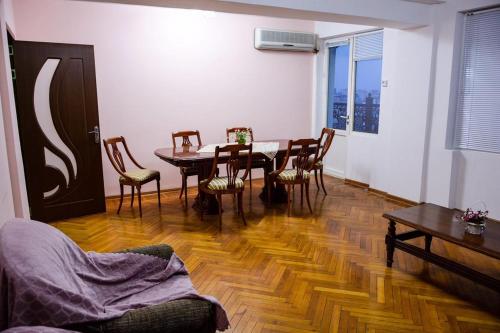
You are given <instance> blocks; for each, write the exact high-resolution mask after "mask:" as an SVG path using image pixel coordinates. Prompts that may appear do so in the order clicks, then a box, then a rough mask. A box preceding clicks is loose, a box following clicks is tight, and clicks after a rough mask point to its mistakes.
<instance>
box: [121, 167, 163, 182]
mask: <svg viewBox="0 0 500 333" xmlns="http://www.w3.org/2000/svg"><path fill="white" fill-rule="evenodd" d="M125 175H127V177H130V178H132V179H133V180H135V181H136V182H143V181H145V180H148V179H152V178H155V177H157V176H159V175H160V173H159V172H158V171H156V170H149V169H137V170H132V171H127V172H125ZM126 180H127V179H126V178H125V177H123V176H120V182H123V181H126Z"/></svg>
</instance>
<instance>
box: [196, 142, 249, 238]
mask: <svg viewBox="0 0 500 333" xmlns="http://www.w3.org/2000/svg"><path fill="white" fill-rule="evenodd" d="M221 153H222V154H225V153H228V154H229V156H227V154H225V155H226V156H227V161H226V162H225V164H226V172H227V176H226V177H217V176H216V173H217V165H218V164H220V163H221V162H220V161H219V159H220V154H221ZM226 156H224V158H226ZM245 160H246V161H245ZM242 161H243V164H246V167H243V165H241V163H242ZM245 162H246V163H245ZM251 165H252V144H249V145H243V144H239V145H229V146H225V147H219V146H217V147H216V148H215V157H214V161H213V165H212V171H211V173H210V176H209V177H208V178H207V179H204V180H202V181H201V182H200V184H199V185H198V190H199V193H200V195H201V196H202V197H201V199H202V200H203V194H204V193H208V194H212V195H215V196H216V198H217V202H218V204H219V229H220V230H222V195H223V194H233V195H234V194H237V196H238V215H240V216H241V218H242V220H243V223H244V224H245V225H246V224H247V221H246V219H245V214H244V212H243V191H244V190H245V179H246V177H247V175H248V173H249V171H250V167H251ZM240 170H245V172H244V173H243V176H242V177H241V178H240V177H238V172H239V171H240ZM200 211H201V220H202V221H203V209H201V210H200Z"/></svg>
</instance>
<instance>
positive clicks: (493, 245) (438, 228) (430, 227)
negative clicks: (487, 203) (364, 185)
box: [383, 203, 500, 259]
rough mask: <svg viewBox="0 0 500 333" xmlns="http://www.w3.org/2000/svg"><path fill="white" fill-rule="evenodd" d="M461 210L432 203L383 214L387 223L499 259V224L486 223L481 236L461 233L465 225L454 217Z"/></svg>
mask: <svg viewBox="0 0 500 333" xmlns="http://www.w3.org/2000/svg"><path fill="white" fill-rule="evenodd" d="M461 213H462V211H460V210H458V209H449V208H445V207H441V206H438V205H434V204H429V203H426V204H421V205H417V206H413V207H409V208H403V209H399V210H395V211H392V212H389V213H385V214H384V215H383V216H384V217H385V218H387V219H389V220H392V221H395V222H398V223H401V224H404V225H407V226H409V227H412V228H415V229H417V230H420V231H422V232H425V233H427V234H429V235H432V236H434V237H437V238H440V239H443V240H446V241H449V242H451V243H455V244H457V245H460V246H463V247H466V248H469V249H471V250H474V251H476V252H480V253H483V254H486V255H488V256H490V257H493V258H497V259H500V223H499V222H497V221H494V220H487V221H486V230H485V231H484V232H483V235H482V236H475V235H469V234H467V233H465V223H463V222H460V220H459V219H458V218H457V216H458V215H460V214H461Z"/></svg>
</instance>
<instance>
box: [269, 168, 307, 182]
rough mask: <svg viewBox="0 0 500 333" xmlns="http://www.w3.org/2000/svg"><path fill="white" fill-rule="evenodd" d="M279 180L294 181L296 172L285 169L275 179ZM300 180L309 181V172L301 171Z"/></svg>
mask: <svg viewBox="0 0 500 333" xmlns="http://www.w3.org/2000/svg"><path fill="white" fill-rule="evenodd" d="M277 178H278V179H279V180H283V181H294V180H295V179H296V178H297V170H294V169H285V170H283V171H282V172H281V173H280V174H279V175H278V177H277ZM302 178H304V179H309V172H307V171H305V170H304V171H302Z"/></svg>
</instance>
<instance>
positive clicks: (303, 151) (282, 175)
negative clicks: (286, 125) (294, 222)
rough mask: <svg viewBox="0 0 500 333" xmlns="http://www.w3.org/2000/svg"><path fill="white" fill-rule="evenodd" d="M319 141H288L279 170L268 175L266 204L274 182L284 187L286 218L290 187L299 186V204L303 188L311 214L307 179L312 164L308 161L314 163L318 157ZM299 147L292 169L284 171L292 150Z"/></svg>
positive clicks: (289, 201)
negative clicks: (285, 191) (286, 198)
mask: <svg viewBox="0 0 500 333" xmlns="http://www.w3.org/2000/svg"><path fill="white" fill-rule="evenodd" d="M319 145H320V141H319V139H300V140H290V141H288V149H287V151H286V155H285V159H284V160H283V164H282V165H281V166H280V168H279V169H277V170H275V171H273V172H271V173H269V175H268V182H267V184H268V186H267V189H268V195H267V198H268V202H269V203H270V202H271V195H272V193H271V191H272V186H270V185H271V184H273V183H274V182H276V183H277V184H283V185H285V186H286V190H287V194H288V200H287V205H288V216H290V206H291V202H292V193H291V187H292V186H294V185H300V204H301V205H302V204H303V202H304V201H303V198H304V187H305V190H306V199H307V206H308V207H309V211H310V212H311V214H312V212H313V211H312V208H311V202H310V200H309V179H310V171H311V168H312V165H314V163H310V162H309V160H310V158H311V157H312V158H313V160H312V161H313V162H316V159H317V157H318V151H319ZM299 147H300V150H299V153H298V154H297V161H296V162H295V168H294V169H286V166H287V164H288V160H289V159H290V156H291V154H292V150H294V149H298V148H299Z"/></svg>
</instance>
